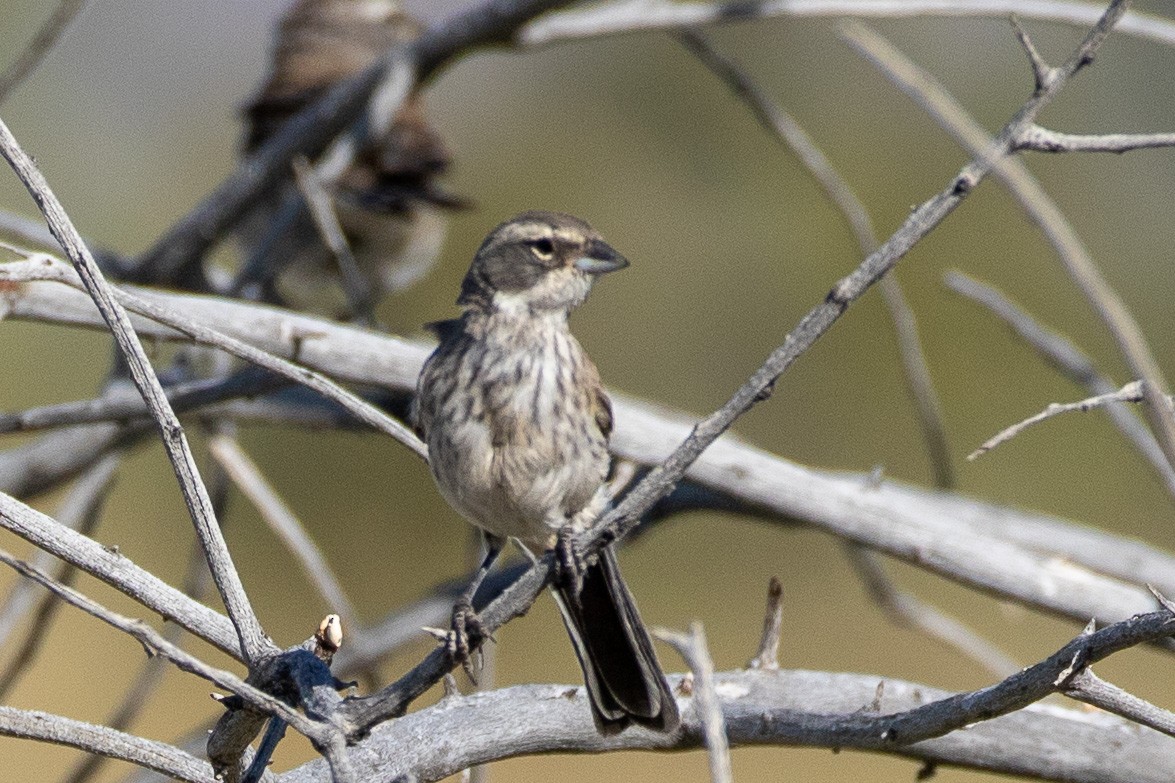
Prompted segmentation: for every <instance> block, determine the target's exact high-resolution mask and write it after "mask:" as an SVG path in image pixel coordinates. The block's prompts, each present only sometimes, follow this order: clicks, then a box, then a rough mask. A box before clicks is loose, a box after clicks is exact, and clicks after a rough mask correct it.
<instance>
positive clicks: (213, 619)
mask: <svg viewBox="0 0 1175 783" xmlns="http://www.w3.org/2000/svg"><path fill="white" fill-rule="evenodd" d="M0 527H4V528H5V529H6V530H9V531H11V532H12V533H15V534H16V535H18V536H20V537H21V538H23V539H25V540H26V541H29V542H30V543H32V544H34V545H36V546H38V547H40V548H41V549H44V550H45V551H46V552H51V553H52V554H53V555H54V556H56V557H59V558H61V559H62V560H65V561H66V562H68V563H72V564H73V565H75V566H77V567H78V568H80V569H81V570H83V571H85V572H86V573H87V574H90V575H91V576H94V577H96V578H98V579H100V580H102V581H103V582H105V583H107V584H108V585H110V586H111V587H113V588H115V589H116V590H119V591H120V592H122V593H124V594H125V595H127V596H128V597H130V598H132V599H133V600H135V601H137V602H139V603H140V604H142V605H143V606H146V607H147V608H148V609H151V610H152V611H154V612H156V613H158V614H160V615H162V616H163V617H165V618H167V619H169V620H173V621H175V622H177V623H179V624H180V625H182V626H183V627H184V628H186V629H187V630H188V631H190V632H191V633H193V634H194V635H195V636H197V637H198V638H200V639H203V640H205V641H206V642H208V643H209V644H212V645H213V646H215V647H217V648H218V649H220V650H221V651H223V652H225V653H227V654H228V655H230V656H232V657H233V658H236V659H238V660H240V659H241V658H242V655H243V654H242V652H241V646H240V641H239V640H238V639H237V635H236V632H235V630H234V628H233V626H232V623H230V622H229V620H228V618H227V617H225V616H224V615H222V614H220V613H219V612H216V611H213V610H212V609H209V608H208V607H207V606H204V604H201V603H199V602H197V601H193V600H192V599H191V598H189V597H188V596H186V595H184V594H183V593H181V592H180V591H179V590H176V589H175V588H174V587H172V586H171V585H168V584H166V583H164V582H163V581H162V580H160V579H159V578H157V577H156V576H154V575H153V574H151V573H149V572H147V571H145V570H143V569H142V568H140V567H138V566H136V565H135V564H134V563H132V562H131V561H130V560H129V559H127V558H126V557H124V556H123V555H122V554H120V553H119V552H118V547H105V546H102V545H101V544H99V543H98V542H96V541H94V540H92V539H90V538H87V537H86V536H83V535H82V534H80V533H78V532H76V531H74V530H70V529H69V528H67V527H65V526H64V525H62V524H60V523H58V522H56V521H54V520H52V519H50V518H49V517H47V516H45V515H44V514H42V513H40V512H39V511H36V510H35V509H32V508H30V507H29V506H26V505H25V504H23V503H21V502H20V501H18V500H15V499H14V498H12V497H9V496H8V495H5V494H2V493H0Z"/></svg>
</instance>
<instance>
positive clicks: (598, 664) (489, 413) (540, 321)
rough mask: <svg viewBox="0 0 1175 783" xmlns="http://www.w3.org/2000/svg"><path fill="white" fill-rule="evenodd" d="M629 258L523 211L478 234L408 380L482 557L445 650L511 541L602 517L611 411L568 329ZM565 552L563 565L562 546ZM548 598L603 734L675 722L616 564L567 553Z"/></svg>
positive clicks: (572, 222)
mask: <svg viewBox="0 0 1175 783" xmlns="http://www.w3.org/2000/svg"><path fill="white" fill-rule="evenodd" d="M626 266H628V261H626V260H625V259H624V257H623V256H621V255H620V254H619V253H617V252H616V251H615V250H613V249H612V248H611V247H610V246H609V245H608V244H607V243H605V242H604V240H603V239H602V238H601V237H600V235H599V234H598V233H596V231H595V230H593V229H592V228H591V226H589V225H588V224H587V223H585V222H583V221H582V220H580V219H578V218H575V217H572V216H570V215H562V214H558V213H554V212H527V213H524V214H522V215H519V216H518V217H516V218H514V219H513V220H509V221H507V222H505V223H503V224H501V225H500V226H498V227H497V228H495V229H494V230H493V231H492V232H491V233H490V235H489V236H488V237H487V238H486V240H485V242H484V243H483V244H482V246H481V248H480V249H479V250H478V251H477V255H476V256H475V257H474V259H473V264H472V266H470V268H469V272H468V274H466V276H465V281H464V282H463V283H462V286H461V295H460V297H459V298H458V299H457V304H458V305H460V306H461V308H462V309H463V311H464V312H463V313H462V315H461V317H460V318H459V319H456V320H453V321H446V322H443V323H442V324H440V325H438V328H437V331H438V334H439V336H440V338H441V342H440V345H439V346H438V347H437V349H436V351H435V352H434V353H433V354H432V356H431V357H430V358H429V359H428V361H427V362H426V363H425V365H424V368H423V370H422V371H421V373H420V379H419V381H418V382H417V389H416V401H415V404H414V420H415V424H416V427H417V432H418V433H419V434H420V436H421V438H422V439H423V440H424V441H425V442H426V443H427V444H428V451H429V464H430V466H431V469H432V473H433V476H434V477H435V478H436V482H437V485H438V486H439V487H440V490H441V494H442V495H443V496H444V497H445V499H446V500H447V501H448V502H449V504H450V505H452V506H453V508H455V509H456V510H457V511H458V512H459V513H460V514H461V515H462V516H464V517H465V518H466V519H468V520H469V521H470V522H472V523H473V524H474V525H476V526H477V527H479V528H481V530H482V531H483V532H484V534H485V537H486V542H487V555H486V558H485V561H484V562H483V564H482V566H481V568H480V569H479V571H478V575H477V577H476V578H475V579H474V581H473V583H472V584H471V585H470V587H469V589H468V590H467V591H466V592H465V594H464V596H463V597H462V598H461V600H459V601H458V603H457V605H456V606H455V607H454V613H453V633H452V634H450V641H449V645H450V652H452V653H453V654H454V655H455V656H456V657H457V658H459V659H460V658H463V657H467V656H468V652H469V646H468V645H469V639H468V637H478V636H480V634H481V631H480V628H479V623H478V620H477V616H476V614H475V613H474V611H473V607H472V599H473V596H474V594H475V592H476V590H477V587H478V585H479V584H480V582H481V580H482V578H484V576H485V574H486V572H487V571H488V570H489V568H490V566H491V565H492V564H493V561H494V559H495V558H496V556H497V555H498V553H499V552H500V551H501V548H502V546H503V544H504V543H505V541H506V539H508V538H514V539H517V540H518V541H519V542H521V543H522V544H523V545H524V546H526V547H527V548H528V549H529V550H530V551H532V552H535V553H539V552H543V551H545V550H547V549H550V548H552V547H554V546H556V544H557V543H561V544H564V545H566V544H567V543H568V542H570V537H569V533H574V532H578V531H580V530H582V529H584V528H585V527H586V526H587V525H589V524H590V523H591V522H593V521H594V520H595V519H596V518H597V517H598V516H599V515H600V513H601V512H602V511H604V510H605V509H606V508H607V506H608V503H609V502H610V497H609V494H608V492H607V490H606V489H605V480H606V479H607V477H608V470H609V465H610V457H609V454H608V436H609V434H610V433H611V430H612V409H611V405H610V403H609V401H608V396H607V395H606V394H605V393H604V388H603V386H602V384H601V383H600V376H599V373H598V372H597V370H596V367H595V365H594V364H592V361H591V359H589V358H588V356H587V354H586V353H584V350H583V348H582V347H581V346H580V344H579V342H578V341H577V340H576V339H575V337H573V336H572V334H571V331H570V330H569V328H568V324H567V319H568V315H569V314H570V313H571V311H572V310H573V309H574V308H576V307H577V306H579V305H580V304H581V303H582V302H583V301H584V299H585V298H586V297H587V295H588V291H589V289H590V288H591V287H592V283H593V282H594V281H595V279H596V278H597V277H599V276H600V275H603V274H606V273H608V272H613V271H616V270H618V269H623V268H624V267H626ZM560 550H561V555H568V554H569V553H568V552H567V551H566V549H565V548H564V546H560ZM560 562H561V575H560V578H559V579H558V580H557V582H556V585H555V588H554V589H555V596H556V599H557V602H558V604H559V608H560V610H561V611H562V614H563V620H564V622H565V624H566V626H567V630H568V632H569V634H570V635H571V640H572V642H573V644H574V646H575V651H576V653H577V655H578V656H579V662H580V665H581V667H582V668H583V673H584V679H585V681H586V684H587V693H588V696H589V699H590V702H591V708H592V716H593V718H594V720H595V722H596V725H597V726H598V727H599V729H600V730H601V731H602V732H605V733H611V732H615V731H620V730H621V729H623V728H624V727H625V726H628V725H629V724H631V723H637V724H640V725H643V726H647V727H650V728H653V729H657V730H661V731H673V730H674V729H676V728H677V726H678V724H679V722H680V719H679V716H678V711H677V706H676V703H675V701H674V698H673V694H672V693H671V692H670V690H669V686H668V684H667V683H666V681H665V675H664V673H663V672H662V670H661V667H660V664H659V663H658V662H657V657H656V655H655V653H654V652H653V646H652V642H651V640H650V638H649V633H648V631H647V630H646V629H645V627H644V625H643V623H642V622H641V619H640V615H639V614H638V612H637V608H636V604H635V603H634V602H633V598H632V594H631V593H630V592H629V590H628V588H627V587H626V586H625V584H624V581H623V579H622V578H621V576H620V571H619V567H618V565H617V562H616V555H615V553H614V552H613V551H612V548H611V547H610V546H609V547H605V548H604V549H603V550H602V551H601V552H600V555H599V559H598V561H597V562H596V563H594V564H588V565H586V566H585V565H584V563H583V562H582V561H580V560H579V559H578V558H576V557H574V556H563V557H561V559H560Z"/></svg>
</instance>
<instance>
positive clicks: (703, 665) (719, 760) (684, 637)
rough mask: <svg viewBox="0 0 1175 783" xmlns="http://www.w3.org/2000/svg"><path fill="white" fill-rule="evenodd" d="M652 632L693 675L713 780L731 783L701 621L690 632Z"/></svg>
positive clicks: (719, 705)
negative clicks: (680, 659)
mask: <svg viewBox="0 0 1175 783" xmlns="http://www.w3.org/2000/svg"><path fill="white" fill-rule="evenodd" d="M653 635H654V636H656V637H657V638H658V639H660V640H661V641H663V642H665V643H666V644H668V645H670V646H671V647H673V649H675V650H677V652H678V654H679V655H680V656H681V657H682V658H683V659H684V660H685V663H686V665H687V666H689V670H690V672H691V673H692V674H693V697H694V710H695V711H696V712H697V715H698V717H699V718H700V719H701V722H702V732H703V735H704V736H705V744H706V753H707V756H708V757H709V759H710V780H711V783H731V781H732V780H733V779H734V775H733V773H732V772H731V769H730V743H729V742H728V741H727V739H726V723H725V721H724V720H723V718H722V703H721V702H719V701H718V694H717V693H715V691H714V661H712V660H711V659H710V651H709V649H708V648H707V645H706V633H705V631H703V630H702V624H701V623H699V622H693V623H690V628H689V632H688V633H678V632H677V631H670V630H668V629H665V628H659V629H655V630H654V631H653ZM683 684H684V683H683Z"/></svg>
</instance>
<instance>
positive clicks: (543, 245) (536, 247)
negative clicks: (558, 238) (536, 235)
mask: <svg viewBox="0 0 1175 783" xmlns="http://www.w3.org/2000/svg"><path fill="white" fill-rule="evenodd" d="M529 244H530V249H531V250H533V251H534V254H535V255H536V256H538V257H539V258H541V259H542V260H544V261H546V260H547V259H549V258H550V257H551V256H552V255H554V254H555V243H554V242H552V241H551V240H550V239H548V238H547V237H543V238H542V239H535V240H532V241H531V242H530V243H529Z"/></svg>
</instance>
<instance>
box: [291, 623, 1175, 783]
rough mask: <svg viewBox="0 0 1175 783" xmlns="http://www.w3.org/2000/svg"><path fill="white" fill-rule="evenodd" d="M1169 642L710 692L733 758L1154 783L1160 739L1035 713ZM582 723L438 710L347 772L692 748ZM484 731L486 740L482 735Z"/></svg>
mask: <svg viewBox="0 0 1175 783" xmlns="http://www.w3.org/2000/svg"><path fill="white" fill-rule="evenodd" d="M1173 630H1175V619H1173V616H1172V614H1171V613H1169V612H1167V611H1165V610H1164V611H1162V612H1155V613H1151V614H1147V615H1140V616H1138V617H1134V618H1131V619H1130V620H1126V621H1123V622H1121V623H1116V624H1114V625H1112V626H1109V627H1107V628H1103V629H1102V630H1100V631H1097V632H1095V633H1092V634H1085V633H1082V634H1080V635H1079V636H1078V637H1077V638H1075V639H1073V640H1072V641H1071V642H1069V643H1068V644H1066V645H1064V646H1063V647H1062V648H1061V649H1060V650H1058V651H1057V652H1056V653H1054V654H1053V655H1051V656H1050V657H1049V658H1047V659H1046V660H1044V661H1042V662H1040V663H1038V664H1036V665H1034V666H1031V667H1028V668H1027V669H1025V670H1024V671H1022V672H1019V673H1017V674H1015V675H1013V676H1011V677H1009V678H1007V679H1005V680H1003V681H1001V682H999V683H997V684H995V685H992V686H989V687H986V688H981V689H979V690H975V691H971V692H968V693H960V694H946V693H943V692H941V691H937V690H935V689H934V688H929V687H926V686H921V685H918V684H914V683H906V682H902V681H899V680H893V679H888V678H887V679H885V680H884V681H883V682H884V686H885V687H884V694H883V699H878V698H877V685H878V678H877V677H876V676H861V675H848V674H832V673H829V672H800V671H787V670H779V671H770V672H761V671H748V670H742V671H739V672H733V673H723V674H718V675H716V676H715V683H716V689H717V690H718V692H719V693H721V694H722V712H723V717H724V719H725V722H726V728H727V733H728V736H729V738H730V741H731V742H732V743H734V744H738V745H747V744H760V745H777V746H778V745H803V746H810V747H825V748H829V747H831V748H859V749H871V750H879V751H883V752H886V753H893V754H901V755H907V756H913V757H915V758H922V759H925V760H929V761H936V762H941V763H949V764H955V765H959V764H962V765H969V766H982V767H985V768H987V769H988V770H1001V771H1006V772H1009V773H1011V774H1022V775H1023V774H1031V775H1035V776H1039V777H1041V778H1043V779H1051V780H1103V781H1121V782H1122V783H1138V782H1139V781H1143V780H1145V781H1148V783H1162V782H1163V781H1168V780H1169V779H1170V778H1171V775H1172V774H1173V771H1175V761H1173V759H1175V757H1173V755H1172V753H1171V744H1170V740H1169V739H1168V738H1166V737H1163V736H1161V735H1158V734H1156V733H1153V732H1149V731H1135V730H1132V726H1131V724H1130V723H1128V722H1126V721H1122V720H1120V719H1118V718H1115V717H1112V716H1105V717H1103V718H1101V719H1097V720H1093V719H1091V716H1090V715H1089V714H1088V713H1085V712H1083V711H1078V710H1066V709H1061V708H1058V707H1057V706H1055V705H1038V704H1036V702H1038V701H1040V700H1041V699H1043V698H1045V697H1046V696H1048V695H1049V694H1052V693H1056V692H1058V691H1062V692H1063V690H1064V688H1065V683H1066V678H1067V677H1071V676H1072V673H1073V672H1074V671H1076V670H1077V669H1075V668H1074V662H1077V664H1078V667H1080V666H1088V665H1090V664H1093V663H1096V662H1097V661H1098V660H1102V659H1104V658H1105V657H1106V656H1108V655H1111V654H1114V653H1115V652H1119V651H1122V650H1125V649H1128V648H1130V647H1133V646H1135V645H1138V644H1142V643H1144V642H1145V641H1147V640H1155V639H1160V638H1164V637H1166V636H1167V635H1169V634H1171V633H1172V631H1173ZM674 679H676V678H674ZM675 684H676V683H675ZM815 705H818V706H815ZM831 705H835V706H831ZM874 705H876V707H877V709H873V707H874ZM862 706H865V707H866V708H865V709H861V708H862ZM588 715H589V712H588V709H587V705H586V700H585V697H584V696H583V689H582V688H580V689H578V690H577V689H575V688H569V687H568V686H566V685H548V686H538V685H530V686H520V687H515V688H508V689H504V690H501V691H494V692H491V693H480V694H472V695H470V696H466V697H460V696H456V697H450V698H448V699H446V700H445V701H444V702H442V703H441V704H438V705H435V706H431V707H427V708H424V709H421V710H418V711H415V712H413V713H411V714H409V715H406V716H404V717H402V718H400V719H399V720H396V721H393V722H391V723H389V724H387V725H385V726H382V727H380V729H379V730H378V732H377V733H374V734H372V736H371V737H370V738H369V739H368V740H367V741H366V742H365V750H366V752H365V753H363V754H356V755H355V758H354V761H355V763H356V766H357V770H356V771H357V772H358V773H360V774H361V775H372V776H374V775H375V774H376V770H378V775H379V776H381V777H382V778H384V779H394V778H395V777H396V776H398V775H409V774H411V775H413V776H416V777H417V778H418V779H419V780H421V781H431V780H439V779H441V778H442V777H445V776H446V775H451V774H456V773H457V772H459V771H460V770H461V769H464V768H466V767H469V766H472V765H473V764H478V763H482V762H485V761H487V760H496V759H501V758H505V757H509V756H513V755H518V754H520V753H528V754H529V753H536V752H543V751H546V750H551V751H555V750H559V751H562V752H567V751H580V752H603V751H613V750H618V749H622V748H632V749H636V748H640V749H646V750H647V749H655V750H667V749H671V748H677V749H680V748H694V747H698V746H699V744H700V742H701V738H702V737H703V727H702V725H701V720H700V716H699V715H698V714H696V713H695V711H694V710H686V711H685V712H684V713H683V715H682V721H683V731H681V732H678V733H676V734H674V735H672V736H669V735H664V734H655V733H652V732H631V731H629V732H622V733H620V734H616V735H611V736H601V735H600V734H599V732H597V731H596V730H595V728H594V727H593V726H592V724H591V720H590V718H589V717H588ZM996 716H1001V717H1000V718H999V719H998V720H992V718H994V717H996ZM486 726H494V727H495V731H493V732H488V733H487V732H486V731H485V727H486ZM964 727H966V730H965V731H957V729H962V728H964ZM934 738H944V741H939V740H936V739H934ZM442 743H443V747H438V746H441V745H442ZM960 746H963V748H965V749H963V748H961V747H960ZM376 765H378V767H377V766H376ZM323 767H324V765H323V764H322V762H315V763H311V764H307V765H304V766H302V767H299V768H298V769H295V770H291V771H290V772H287V773H286V774H285V776H283V783H312V781H317V780H321V778H322V776H323V774H324V771H325V770H324V769H323Z"/></svg>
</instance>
